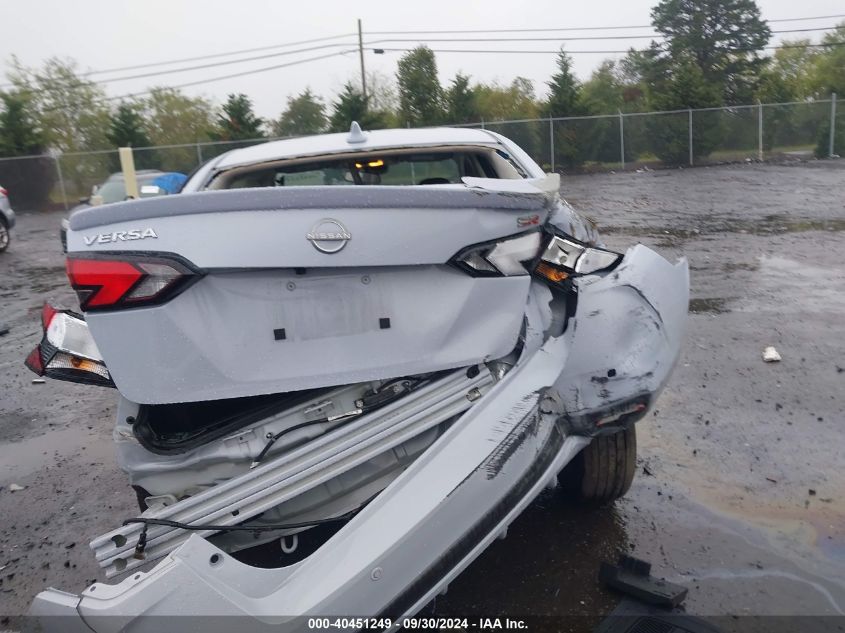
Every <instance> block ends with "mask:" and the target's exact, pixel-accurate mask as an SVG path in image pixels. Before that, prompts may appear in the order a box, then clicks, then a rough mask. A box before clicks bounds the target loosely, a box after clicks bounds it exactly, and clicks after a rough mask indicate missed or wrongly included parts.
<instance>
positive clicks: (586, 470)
mask: <svg viewBox="0 0 845 633" xmlns="http://www.w3.org/2000/svg"><path fill="white" fill-rule="evenodd" d="M636 469H637V432H636V427H635V426H634V425H633V424H632V425H631V426H629V427H628V428H626V429H625V430H624V431H619V432H618V433H614V434H613V435H600V436H598V437H596V438H594V439H593V441H592V442H590V443H589V444H588V445H587V446H586V447H585V448H584V450H582V451H581V452H580V453H579V454H578V455H576V457H575V459H573V460H572V461H571V462H570V463H569V464H567V466H566V468H564V469H563V472H562V473H561V474H560V482H561V484H563V487H564V489H565V490H566V492H567V493H568V494H569V496H571V497H572V498H574V499H576V500H578V501H581V502H584V503H591V504H603V503H609V502H611V501H614V500H615V499H619V498H620V497H622V496H623V495H624V494H625V493H626V492H628V489H629V488H630V487H631V482H633V481H634V473H635V472H636Z"/></svg>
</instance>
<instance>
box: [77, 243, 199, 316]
mask: <svg viewBox="0 0 845 633" xmlns="http://www.w3.org/2000/svg"><path fill="white" fill-rule="evenodd" d="M67 276H68V279H69V280H70V285H71V286H72V287H73V289H74V290H76V294H77V296H78V297H79V305H80V307H81V308H82V310H83V312H90V311H94V310H116V309H120V308H130V307H140V306H149V305H155V304H159V303H162V302H164V301H167V300H168V299H171V298H173V297H174V296H175V295H177V294H178V293H180V292H181V291H182V290H184V289H185V288H187V287H188V286H189V285H190V284H191V283H193V282H194V281H196V280H197V279H198V278H199V276H200V273H199V271H197V270H196V269H195V268H194V267H193V266H192V265H191V264H190V263H188V262H187V261H185V260H184V259H182V258H181V257H178V256H176V255H162V254H158V253H157V254H155V255H147V254H126V253H119V254H118V253H98V254H97V255H96V256H89V257H79V256H70V257H68V258H67Z"/></svg>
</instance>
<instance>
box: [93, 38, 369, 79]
mask: <svg viewBox="0 0 845 633" xmlns="http://www.w3.org/2000/svg"><path fill="white" fill-rule="evenodd" d="M354 35H355V34H354V33H344V34H342V35H331V36H329V37H317V38H314V39H310V40H300V41H298V42H286V43H284V44H272V45H270V46H259V47H257V48H244V49H241V50H238V51H229V52H227V53H212V54H210V55H198V56H196V57H183V58H181V59H170V60H167V61H162V62H151V63H147V64H136V65H135V66H122V67H120V68H107V69H105V70H91V71H88V72H86V73H83V75H84V76H86V77H88V76H90V75H101V74H104V73H116V72H123V71H126V70H139V69H141V68H155V67H156V66H170V65H171V64H182V63H185V62H197V61H203V60H206V59H216V58H219V57H231V56H232V55H243V54H245V53H257V52H260V51H269V50H272V49H276V48H284V47H286V46H300V45H302V44H316V43H317V42H328V41H329V40H337V39H340V38H342V37H354Z"/></svg>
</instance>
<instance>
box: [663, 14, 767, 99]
mask: <svg viewBox="0 0 845 633" xmlns="http://www.w3.org/2000/svg"><path fill="white" fill-rule="evenodd" d="M651 20H652V25H653V26H654V28H655V29H656V30H657V31H658V32H659V33H660V34H661V35H662V36H663V37H664V38H665V39H666V48H665V51H664V53H663V54H664V55H665V56H667V57H669V58H670V59H673V60H677V59H679V58H688V57H691V58H692V60H693V61H694V62H695V64H696V65H697V66H698V68H699V69H700V70H701V73H702V74H703V76H704V79H705V81H707V82H709V83H712V84H715V85H718V86H719V88H720V90H721V93H722V96H723V99H724V101H725V102H726V103H728V104H739V103H748V102H749V101H750V99H751V98H752V95H753V94H754V91H755V88H756V84H757V78H758V76H759V72H760V70H761V68H762V67H763V65H764V64H765V60H764V59H763V58H762V57H760V55H759V53H760V51H762V50H763V48H764V47H765V46H766V44H767V43H768V42H769V38H771V35H772V32H771V30H770V29H769V27H768V25H767V24H766V22H765V20H763V19H762V18H761V16H760V8H759V7H758V6H757V3H756V2H755V0H660V2H659V3H658V4H657V6H656V7H654V8H653V9H652V11H651Z"/></svg>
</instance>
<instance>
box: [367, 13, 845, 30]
mask: <svg viewBox="0 0 845 633" xmlns="http://www.w3.org/2000/svg"><path fill="white" fill-rule="evenodd" d="M838 18H845V13H842V14H838V15H816V16H811V17H803V18H779V19H774V20H766V22H802V21H810V20H830V19H838ZM651 28H653V26H652V25H651V24H632V25H627V26H567V27H554V28H552V27H550V28H508V29H456V30H453V29H449V30H447V29H434V30H428V31H426V30H414V31H368V33H367V34H368V35H438V34H440V35H445V34H462V33H464V34H467V33H541V32H552V31H615V30H622V29H651Z"/></svg>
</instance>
